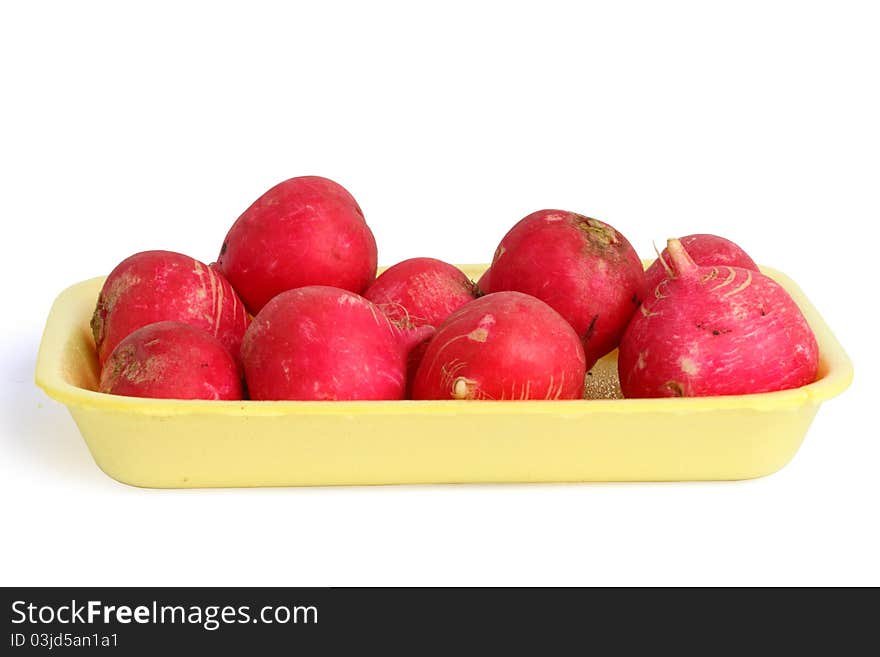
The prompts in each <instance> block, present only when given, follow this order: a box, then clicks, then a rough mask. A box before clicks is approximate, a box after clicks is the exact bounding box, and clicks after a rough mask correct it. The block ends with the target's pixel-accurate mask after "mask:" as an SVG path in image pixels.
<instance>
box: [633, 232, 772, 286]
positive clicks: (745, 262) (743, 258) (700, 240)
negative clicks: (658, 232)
mask: <svg viewBox="0 0 880 657" xmlns="http://www.w3.org/2000/svg"><path fill="white" fill-rule="evenodd" d="M679 241H680V242H681V245H682V246H683V247H684V248H685V250H686V251H687V252H688V255H689V256H690V257H691V259H692V260H693V261H694V262H695V263H697V264H698V265H701V266H711V265H717V266H721V265H728V266H730V267H742V268H743V269H751V270H752V271H758V265H756V264H755V261H754V260H752V259H751V258H750V257H749V254H748V253H746V252H745V251H743V250H742V248H740V247H739V246H738V245H737V244H735V243H734V242H731V241H730V240H728V239H725V238H723V237H719V236H718V235H708V234H696V235H685V236H684V237H680V238H679ZM660 258H665V259H666V260H667V261H668V260H669V251H667V250H666V249H663V253H661V254H660ZM660 258H658V259H657V260H655V261H654V262H653V264H651V266H650V267H648V270H647V271H646V272H645V279H646V281H647V286H648V292H649V294H650V292H652V291H653V290H654V289H655V288H656V287H657V285H659V284H660V281H662V280H663V279H664V278H666V270H665V269H664V267H663V262H662V261H661V260H660Z"/></svg>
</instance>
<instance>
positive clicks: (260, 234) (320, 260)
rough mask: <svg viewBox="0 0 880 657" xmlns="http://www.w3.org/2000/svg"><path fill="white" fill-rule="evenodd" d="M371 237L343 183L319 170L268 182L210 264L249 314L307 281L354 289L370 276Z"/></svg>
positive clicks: (373, 249) (373, 267)
mask: <svg viewBox="0 0 880 657" xmlns="http://www.w3.org/2000/svg"><path fill="white" fill-rule="evenodd" d="M376 257H377V254H376V240H375V239H374V238H373V233H372V232H371V231H370V228H369V226H367V223H366V221H364V213H363V212H362V211H361V208H360V206H359V205H358V204H357V201H355V200H354V197H352V195H351V194H349V193H348V192H347V191H346V190H345V188H344V187H342V186H341V185H339V184H337V183H335V182H333V181H332V180H328V179H327V178H321V177H319V176H302V177H300V178H291V179H290V180H285V181H284V182H282V183H280V184H278V185H275V187H273V188H272V189H270V190H269V191H267V192H266V193H265V194H263V195H262V196H261V197H260V198H258V199H257V200H256V201H254V203H253V204H252V205H251V206H250V207H249V208H248V209H247V210H245V212H244V214H242V215H241V216H240V217H239V218H238V219H237V220H236V222H235V223H234V224H233V225H232V228H231V229H230V230H229V233H228V234H227V235H226V239H225V240H224V242H223V247H222V248H221V249H220V256H219V257H218V258H217V266H218V267H219V269H220V272H221V273H222V274H223V275H224V276H226V278H227V279H229V282H230V283H232V286H233V287H234V288H235V291H236V292H238V293H239V295H241V298H242V299H244V302H245V304H247V307H248V309H249V310H250V311H251V312H252V313H254V314H256V313H257V312H259V311H260V309H261V308H262V307H263V306H264V305H266V303H267V302H268V301H269V300H270V299H271V298H272V297H274V296H275V295H276V294H280V293H281V292H284V291H285V290H291V289H293V288H297V287H305V286H307V285H330V286H333V287H339V288H342V289H345V290H351V291H352V292H357V293H361V292H363V291H364V290H365V289H366V288H367V286H368V285H369V284H370V283H371V282H372V281H373V279H374V278H375V277H376Z"/></svg>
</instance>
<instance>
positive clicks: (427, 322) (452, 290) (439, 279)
mask: <svg viewBox="0 0 880 657" xmlns="http://www.w3.org/2000/svg"><path fill="white" fill-rule="evenodd" d="M476 296H477V288H476V286H475V285H474V282H473V281H472V280H471V279H469V278H468V277H467V276H466V275H465V273H464V272H463V271H461V270H460V269H459V268H458V267H455V266H453V265H450V264H449V263H446V262H443V261H442V260H436V259H434V258H410V259H409V260H404V261H402V262H399V263H397V264H396V265H393V266H392V267H389V268H388V269H386V270H385V271H384V272H382V274H381V275H380V276H379V277H378V278H377V279H376V280H375V281H374V282H373V283H372V285H370V287H368V288H367V290H366V292H364V297H365V298H366V299H368V300H370V301H372V302H373V303H375V304H376V305H377V306H378V307H379V308H381V309H382V312H383V313H385V314H386V315H387V316H388V318H389V319H390V320H391V321H392V322H395V323H396V324H398V325H399V326H402V327H406V326H412V327H419V326H433V327H437V326H439V325H440V324H441V323H442V322H443V320H445V319H446V318H447V317H449V315H450V314H451V313H452V312H453V311H455V310H457V309H458V308H460V307H461V306H463V305H464V304H466V303H468V302H470V301H473V300H474V299H475V298H476ZM427 346H428V341H427V340H423V341H422V342H421V343H419V344H418V345H416V346H415V347H414V348H413V349H412V350H411V351H410V352H409V360H408V364H407V372H408V374H407V381H408V382H411V381H412V379H413V377H415V373H416V371H417V370H418V367H419V363H420V362H421V360H422V356H423V355H424V353H425V349H426V348H427Z"/></svg>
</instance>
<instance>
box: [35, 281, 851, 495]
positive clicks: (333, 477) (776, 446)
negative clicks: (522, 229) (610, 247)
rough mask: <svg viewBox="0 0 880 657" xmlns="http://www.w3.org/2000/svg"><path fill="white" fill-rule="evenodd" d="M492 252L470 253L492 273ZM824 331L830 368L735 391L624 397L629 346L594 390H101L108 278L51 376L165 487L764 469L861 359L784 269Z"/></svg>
mask: <svg viewBox="0 0 880 657" xmlns="http://www.w3.org/2000/svg"><path fill="white" fill-rule="evenodd" d="M485 268H486V265H463V266H462V269H463V270H464V271H465V272H466V273H467V274H468V275H470V276H472V277H473V278H474V279H476V278H477V277H478V276H479V275H480V274H481V273H482V271H483V270H484V269H485ZM764 272H765V273H767V274H768V275H770V276H772V277H773V278H774V279H776V280H777V281H779V283H781V284H782V285H783V286H784V287H785V289H787V290H788V291H789V292H790V293H791V295H792V296H793V297H794V299H795V300H796V301H797V303H798V304H799V305H800V307H801V309H802V310H803V311H804V314H805V315H806V317H807V320H808V321H809V323H810V325H811V326H812V328H813V330H814V331H815V333H816V337H817V339H818V342H819V349H820V354H821V360H820V365H819V377H818V380H817V381H816V382H814V383H812V384H810V385H808V386H804V387H802V388H797V389H794V390H785V391H780V392H773V393H763V394H756V395H741V396H731V397H704V398H676V399H627V400H624V399H615V398H614V397H616V396H618V394H619V391H618V388H617V381H616V366H615V363H616V353H612V354H609V355H608V356H606V357H605V358H604V359H602V361H600V363H599V364H598V365H597V366H596V367H595V368H594V369H593V372H592V373H591V375H590V376H588V377H587V381H588V384H587V389H588V393H589V394H590V395H591V396H598V397H605V398H604V399H587V400H582V401H581V400H579V401H504V402H493V401H466V402H459V401H393V402H375V401H374V402H287V401H284V402H252V401H245V402H219V401H183V400H158V399H138V398H132V397H119V396H113V395H105V394H101V393H98V392H95V389H96V387H97V376H98V368H97V360H96V355H95V348H94V342H93V340H92V336H91V332H90V329H89V319H90V317H91V314H92V311H93V309H94V306H95V301H96V299H97V296H98V291H99V290H100V287H101V284H102V282H103V280H104V279H103V278H94V279H92V280H88V281H84V282H82V283H78V284H76V285H74V286H72V287H70V288H68V289H67V290H65V291H64V292H62V293H61V295H60V296H59V297H58V299H57V300H56V301H55V303H54V305H53V306H52V310H51V312H50V314H49V319H48V321H47V323H46V328H45V332H44V334H43V340H42V343H41V345H40V352H39V355H38V358H37V369H36V382H37V384H38V385H39V386H40V387H42V388H43V390H45V392H46V393H47V394H48V395H49V396H50V397H52V398H53V399H56V400H58V401H60V402H61V403H63V404H65V405H66V406H67V407H68V409H69V410H70V413H71V415H72V416H73V419H74V420H75V421H76V424H77V426H78V427H79V430H80V432H81V433H82V436H83V438H85V441H86V443H87V444H88V447H89V450H90V451H91V453H92V456H93V457H94V459H95V462H96V463H97V464H98V466H99V467H100V468H101V469H102V470H103V471H104V472H106V473H107V474H108V475H110V476H111V477H113V478H114V479H117V480H118V481H121V482H124V483H127V484H131V485H135V486H145V487H156V488H196V487H215V486H228V487H241V486H312V485H344V484H403V483H443V482H448V483H452V482H548V481H670V480H713V479H714V480H718V479H749V478H754V477H761V476H763V475H767V474H770V473H772V472H775V471H777V470H779V469H780V468H781V467H783V466H784V465H785V464H786V463H788V461H789V460H790V459H791V458H792V457H793V456H794V454H795V452H796V451H797V449H798V447H799V446H800V444H801V442H802V440H803V438H804V435H805V434H806V432H807V429H808V428H809V426H810V423H811V421H812V420H813V417H814V416H815V414H816V411H817V410H818V408H819V405H820V404H821V403H822V402H823V401H825V400H826V399H830V398H831V397H834V396H835V395H837V394H839V393H840V392H842V391H843V390H844V389H846V387H847V386H848V385H849V383H850V381H851V380H852V365H851V364H850V361H849V359H848V358H847V355H846V353H845V352H844V351H843V349H842V347H841V346H840V344H839V343H838V342H837V340H836V339H835V337H834V335H833V334H832V333H831V331H830V330H829V328H828V326H827V325H826V324H825V322H824V321H823V320H822V318H821V317H820V316H819V313H818V312H817V311H816V310H815V309H814V308H813V306H812V305H811V304H810V302H809V301H808V300H807V298H806V297H805V296H804V295H803V293H802V292H801V291H800V289H799V288H798V287H797V286H796V285H795V284H794V283H793V282H792V281H791V280H790V279H789V278H787V277H786V276H784V275H783V274H781V273H779V272H777V271H774V270H772V269H764Z"/></svg>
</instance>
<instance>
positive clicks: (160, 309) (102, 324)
mask: <svg viewBox="0 0 880 657" xmlns="http://www.w3.org/2000/svg"><path fill="white" fill-rule="evenodd" d="M166 320H168V321H180V322H186V323H187V324H192V325H193V326H195V327H197V328H200V329H203V330H205V331H207V332H208V333H210V334H211V335H213V336H214V337H215V338H217V339H218V340H220V342H221V343H222V344H223V346H224V347H226V349H228V350H229V353H230V355H231V356H232V357H233V358H234V359H236V360H237V359H238V351H239V348H240V347H241V340H242V337H244V332H245V330H246V329H247V326H248V323H249V321H250V317H249V316H248V313H247V310H246V309H245V307H244V304H243V303H242V301H241V299H239V297H238V295H237V294H236V293H235V291H234V290H233V289H232V286H231V285H229V283H228V282H227V281H226V279H225V278H223V276H221V275H220V274H219V273H218V272H217V271H216V270H215V269H214V268H212V267H209V266H208V265H205V264H203V263H201V262H199V261H198V260H195V259H194V258H190V257H189V256H185V255H183V254H181V253H174V252H173V251H143V252H141V253H136V254H134V255H133V256H130V257H128V258H126V259H125V260H123V261H122V262H121V263H119V264H118V265H117V266H116V267H115V268H114V269H113V271H112V272H111V273H110V275H109V276H108V277H107V280H106V281H105V282H104V285H103V286H102V288H101V292H100V294H99V295H98V303H97V305H96V307H95V312H94V314H93V315H92V322H91V327H92V335H93V336H94V338H95V346H96V348H97V351H98V360H99V361H100V362H101V364H103V363H104V362H105V361H106V360H107V357H108V356H109V355H110V352H112V351H113V349H114V348H115V347H116V345H117V344H119V342H120V341H121V340H123V339H124V338H125V337H127V336H128V335H130V334H131V333H132V332H133V331H135V330H137V329H139V328H141V327H142V326H146V325H147V324H153V323H155V322H160V321H166Z"/></svg>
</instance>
